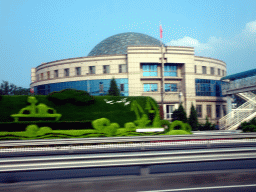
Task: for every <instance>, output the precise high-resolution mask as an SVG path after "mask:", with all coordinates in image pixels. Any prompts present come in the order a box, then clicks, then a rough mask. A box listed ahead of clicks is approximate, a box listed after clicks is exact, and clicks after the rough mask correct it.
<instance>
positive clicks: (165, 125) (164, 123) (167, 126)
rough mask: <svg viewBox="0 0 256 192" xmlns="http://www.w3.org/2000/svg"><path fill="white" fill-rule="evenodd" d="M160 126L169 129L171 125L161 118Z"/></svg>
mask: <svg viewBox="0 0 256 192" xmlns="http://www.w3.org/2000/svg"><path fill="white" fill-rule="evenodd" d="M160 122H161V127H164V128H165V129H169V128H170V126H171V122H170V121H168V120H161V121H160Z"/></svg>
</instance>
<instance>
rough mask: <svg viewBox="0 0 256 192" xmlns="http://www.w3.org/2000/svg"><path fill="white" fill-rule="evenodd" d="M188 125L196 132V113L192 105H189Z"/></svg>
mask: <svg viewBox="0 0 256 192" xmlns="http://www.w3.org/2000/svg"><path fill="white" fill-rule="evenodd" d="M188 123H189V125H190V126H191V127H192V130H193V131H197V130H198V119H197V112H196V110H195V107H194V105H193V104H192V105H191V109H190V115H189V119H188Z"/></svg>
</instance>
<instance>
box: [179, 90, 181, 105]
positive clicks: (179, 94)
mask: <svg viewBox="0 0 256 192" xmlns="http://www.w3.org/2000/svg"><path fill="white" fill-rule="evenodd" d="M181 97H182V92H181V91H180V93H179V102H180V104H181Z"/></svg>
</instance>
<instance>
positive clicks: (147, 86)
mask: <svg viewBox="0 0 256 192" xmlns="http://www.w3.org/2000/svg"><path fill="white" fill-rule="evenodd" d="M143 86H144V92H156V91H157V84H156V83H152V84H143Z"/></svg>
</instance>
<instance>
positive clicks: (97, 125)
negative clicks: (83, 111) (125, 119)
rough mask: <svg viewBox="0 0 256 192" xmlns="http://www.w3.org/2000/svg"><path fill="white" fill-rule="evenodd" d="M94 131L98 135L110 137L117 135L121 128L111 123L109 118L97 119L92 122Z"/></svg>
mask: <svg viewBox="0 0 256 192" xmlns="http://www.w3.org/2000/svg"><path fill="white" fill-rule="evenodd" d="M92 126H93V128H94V129H96V130H97V131H98V133H103V134H104V135H105V136H107V137H110V136H114V135H115V134H116V131H117V129H118V128H119V127H120V126H119V124H118V123H111V124H110V121H109V119H107V118H100V119H96V120H94V121H93V122H92Z"/></svg>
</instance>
